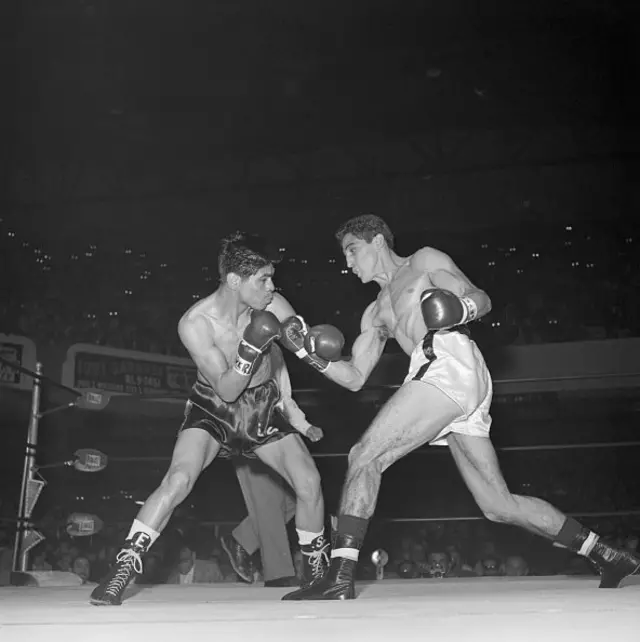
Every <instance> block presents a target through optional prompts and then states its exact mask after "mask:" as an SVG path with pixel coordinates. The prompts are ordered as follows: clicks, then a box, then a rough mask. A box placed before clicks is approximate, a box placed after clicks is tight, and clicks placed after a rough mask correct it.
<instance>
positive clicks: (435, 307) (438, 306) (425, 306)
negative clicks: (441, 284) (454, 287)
mask: <svg viewBox="0 0 640 642" xmlns="http://www.w3.org/2000/svg"><path fill="white" fill-rule="evenodd" d="M420 308H421V310H422V318H423V319H424V322H425V324H426V326H427V330H445V329H447V328H452V327H454V326H456V325H462V324H464V323H469V321H473V320H474V319H475V318H476V316H477V315H478V308H477V306H476V304H475V303H474V301H473V299H470V298H469V297H462V298H461V297H458V296H456V295H455V294H453V292H449V291H448V290H440V289H438V288H430V289H428V290H425V291H424V292H423V293H422V295H421V296H420Z"/></svg>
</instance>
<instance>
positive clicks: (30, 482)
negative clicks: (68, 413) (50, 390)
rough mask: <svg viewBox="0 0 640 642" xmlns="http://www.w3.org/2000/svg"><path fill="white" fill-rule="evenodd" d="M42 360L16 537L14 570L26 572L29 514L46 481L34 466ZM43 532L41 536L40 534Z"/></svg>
mask: <svg viewBox="0 0 640 642" xmlns="http://www.w3.org/2000/svg"><path fill="white" fill-rule="evenodd" d="M41 375H42V364H41V363H40V362H38V363H36V376H35V377H34V378H33V392H32V394H31V415H30V416H29V428H28V431H27V444H26V448H25V455H24V467H23V469H22V487H21V489H20V503H19V507H18V527H17V530H16V540H15V544H14V548H13V570H14V572H16V571H18V572H23V573H24V572H25V571H26V570H27V558H28V554H29V549H30V548H33V546H34V545H35V544H31V546H28V547H27V546H25V544H26V543H27V542H26V541H25V540H26V535H27V529H28V528H29V518H30V517H31V513H32V512H33V507H34V505H35V503H36V501H37V499H38V496H39V495H40V491H41V490H42V487H43V486H44V482H42V481H40V480H36V479H34V470H35V463H36V447H37V445H38V425H39V423H40V391H41V388H42V382H41ZM34 536H36V537H35V539H37V541H36V542H35V543H37V542H38V541H40V540H41V539H42V536H41V535H40V534H39V533H36V532H35V531H34V532H33V534H32V537H34ZM37 536H39V538H38V537H37Z"/></svg>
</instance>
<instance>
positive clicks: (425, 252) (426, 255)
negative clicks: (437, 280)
mask: <svg viewBox="0 0 640 642" xmlns="http://www.w3.org/2000/svg"><path fill="white" fill-rule="evenodd" d="M451 263H452V261H451V258H450V257H449V256H448V255H447V254H445V253H444V252H441V251H440V250H436V248H435V247H423V248H422V249H420V250H418V251H417V252H415V253H414V254H413V255H412V256H411V260H410V265H411V268H412V269H414V270H416V271H418V272H435V271H437V270H443V269H444V270H446V269H447V268H449V267H450V266H451Z"/></svg>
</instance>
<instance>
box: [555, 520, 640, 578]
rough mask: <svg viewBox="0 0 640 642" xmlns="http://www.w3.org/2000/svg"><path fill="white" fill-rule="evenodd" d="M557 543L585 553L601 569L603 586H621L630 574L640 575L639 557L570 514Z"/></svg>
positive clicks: (582, 553)
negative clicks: (609, 541)
mask: <svg viewBox="0 0 640 642" xmlns="http://www.w3.org/2000/svg"><path fill="white" fill-rule="evenodd" d="M555 541H556V544H558V545H559V546H561V547H564V548H568V549H569V550H570V551H573V552H574V553H577V554H578V555H582V556H583V557H586V558H587V559H588V560H589V561H590V562H591V563H592V564H593V565H595V566H596V568H597V569H598V571H599V572H600V588H618V586H620V582H621V581H622V580H623V579H624V578H625V577H629V576H630V575H640V558H639V557H638V556H637V555H634V554H633V553H631V552H629V551H625V550H620V549H618V548H614V547H613V546H611V545H610V544H607V543H606V542H605V541H603V540H602V538H601V537H600V536H599V535H598V534H597V533H594V532H593V531H591V530H589V529H588V528H586V527H585V526H583V525H582V524H580V523H579V522H577V521H576V520H575V519H573V518H572V517H567V518H566V520H565V522H564V524H563V525H562V528H561V529H560V532H559V533H558V535H557V536H556V538H555Z"/></svg>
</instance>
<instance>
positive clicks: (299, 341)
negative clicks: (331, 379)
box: [280, 316, 344, 372]
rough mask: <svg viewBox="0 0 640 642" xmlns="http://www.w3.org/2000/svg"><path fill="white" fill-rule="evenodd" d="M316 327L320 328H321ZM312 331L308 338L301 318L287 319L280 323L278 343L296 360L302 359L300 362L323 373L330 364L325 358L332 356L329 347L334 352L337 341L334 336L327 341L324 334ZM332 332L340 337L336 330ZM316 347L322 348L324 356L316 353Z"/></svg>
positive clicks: (306, 326) (308, 332)
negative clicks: (280, 331) (291, 353)
mask: <svg viewBox="0 0 640 642" xmlns="http://www.w3.org/2000/svg"><path fill="white" fill-rule="evenodd" d="M317 327H318V328H322V327H323V326H317ZM329 327H330V326H329ZM312 330H313V334H312V335H311V336H309V334H310V330H309V326H308V325H307V324H306V323H305V320H304V319H303V318H302V317H299V316H293V317H289V318H288V319H285V321H284V322H283V323H282V333H281V335H282V336H281V338H280V343H281V344H282V345H283V346H284V347H285V348H286V349H287V350H290V351H291V352H293V353H294V354H295V355H296V357H298V359H302V361H304V362H305V363H307V364H309V365H310V366H311V367H312V368H315V369H316V370H318V372H324V371H325V370H326V369H327V368H328V367H329V363H330V359H329V358H327V357H332V356H333V355H334V353H332V350H331V347H330V346H333V350H334V351H335V347H336V346H337V345H338V344H339V340H338V341H337V342H336V337H335V334H333V335H332V338H330V339H329V340H328V341H327V340H326V339H325V338H324V333H323V332H322V331H317V330H316V329H314V328H312ZM333 330H334V331H335V332H337V333H338V334H340V336H342V334H341V333H340V331H339V330H337V328H333ZM316 345H321V346H322V349H323V351H322V352H321V354H322V355H324V356H321V354H318V353H317V352H316V350H315V347H316ZM342 345H344V337H343V338H342ZM340 349H342V346H340ZM338 356H339V355H338Z"/></svg>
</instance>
